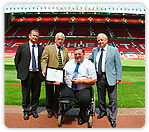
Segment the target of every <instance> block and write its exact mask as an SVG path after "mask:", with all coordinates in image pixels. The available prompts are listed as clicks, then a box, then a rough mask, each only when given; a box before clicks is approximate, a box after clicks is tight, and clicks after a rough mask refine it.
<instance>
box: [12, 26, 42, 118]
mask: <svg viewBox="0 0 149 132" xmlns="http://www.w3.org/2000/svg"><path fill="white" fill-rule="evenodd" d="M38 38H39V31H38V30H35V29H33V30H32V31H31V32H30V34H29V42H27V43H24V44H20V45H19V47H18V49H17V52H16V55H15V66H16V70H17V78H18V79H20V80H21V86H22V107H23V110H24V111H23V112H24V120H28V119H29V115H30V114H32V115H33V117H34V118H38V113H37V108H38V104H39V97H40V90H41V81H42V80H43V76H42V72H41V65H40V60H41V55H42V52H43V50H44V48H43V47H42V46H40V45H38V44H37V41H38ZM30 91H31V93H32V97H31V104H30Z"/></svg>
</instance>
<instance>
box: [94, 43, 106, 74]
mask: <svg viewBox="0 0 149 132" xmlns="http://www.w3.org/2000/svg"><path fill="white" fill-rule="evenodd" d="M103 49H104V50H103V57H102V72H106V69H105V62H106V53H107V45H106V46H105V47H104V48H103ZM100 54H101V48H100V50H99V52H98V54H97V56H96V69H97V71H98V62H99V58H100Z"/></svg>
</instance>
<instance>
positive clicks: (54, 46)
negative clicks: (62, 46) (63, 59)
mask: <svg viewBox="0 0 149 132" xmlns="http://www.w3.org/2000/svg"><path fill="white" fill-rule="evenodd" d="M53 51H54V55H55V56H56V59H57V60H59V59H58V53H57V49H56V45H55V44H54V45H53Z"/></svg>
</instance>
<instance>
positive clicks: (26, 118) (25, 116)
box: [24, 112, 29, 120]
mask: <svg viewBox="0 0 149 132" xmlns="http://www.w3.org/2000/svg"><path fill="white" fill-rule="evenodd" d="M28 119H29V114H28V112H24V120H28Z"/></svg>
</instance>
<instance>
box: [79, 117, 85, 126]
mask: <svg viewBox="0 0 149 132" xmlns="http://www.w3.org/2000/svg"><path fill="white" fill-rule="evenodd" d="M83 123H84V121H83V119H82V118H81V117H80V116H79V118H78V125H82V124H83Z"/></svg>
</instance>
